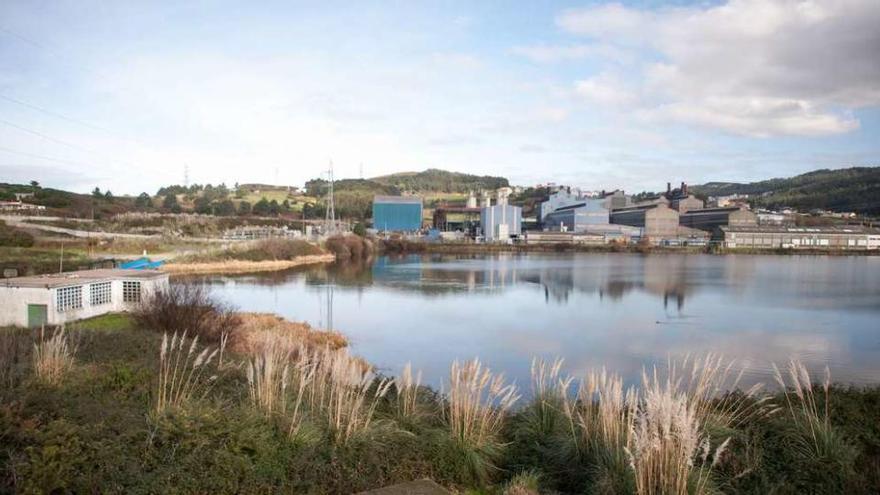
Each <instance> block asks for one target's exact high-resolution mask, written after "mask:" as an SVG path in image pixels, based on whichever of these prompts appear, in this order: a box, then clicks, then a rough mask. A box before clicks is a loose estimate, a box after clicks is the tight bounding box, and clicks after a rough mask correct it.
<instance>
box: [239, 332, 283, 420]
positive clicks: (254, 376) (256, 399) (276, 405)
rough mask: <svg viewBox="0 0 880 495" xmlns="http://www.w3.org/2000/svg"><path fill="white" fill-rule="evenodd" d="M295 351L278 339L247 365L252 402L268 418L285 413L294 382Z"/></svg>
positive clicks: (265, 347)
mask: <svg viewBox="0 0 880 495" xmlns="http://www.w3.org/2000/svg"><path fill="white" fill-rule="evenodd" d="M290 355H291V351H290V349H288V348H287V347H286V346H283V345H279V342H278V340H277V339H276V340H275V341H273V342H269V343H267V344H266V345H264V346H263V350H262V352H261V353H259V354H257V355H256V356H254V357H253V359H251V360H250V361H249V362H248V363H247V364H246V372H247V380H248V386H249V388H248V392H249V395H250V398H251V403H252V404H253V405H254V406H255V407H256V408H257V409H259V410H261V411H263V412H264V413H266V414H267V415H271V414H273V413H276V412H282V413H283V412H284V410H285V408H286V404H287V400H286V397H285V395H286V392H287V386H288V384H289V379H290V366H291V363H290Z"/></svg>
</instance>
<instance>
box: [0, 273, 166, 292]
mask: <svg viewBox="0 0 880 495" xmlns="http://www.w3.org/2000/svg"><path fill="white" fill-rule="evenodd" d="M165 277H168V273H167V272H161V271H158V270H121V269H118V268H106V269H100V270H80V271H76V272H64V273H52V274H48V275H34V276H30V277H15V278H7V279H2V280H0V287H30V288H45V289H51V288H55V287H66V286H70V285H83V284H91V283H94V282H105V281H108V280H153V279H158V278H165Z"/></svg>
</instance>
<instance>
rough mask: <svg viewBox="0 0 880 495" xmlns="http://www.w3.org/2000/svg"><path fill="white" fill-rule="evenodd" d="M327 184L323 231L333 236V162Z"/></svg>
mask: <svg viewBox="0 0 880 495" xmlns="http://www.w3.org/2000/svg"><path fill="white" fill-rule="evenodd" d="M327 176H328V179H329V183H328V184H327V213H326V215H325V217H324V231H325V232H326V233H327V234H330V235H333V234H335V233H336V206H335V204H334V202H333V161H332V160H331V161H330V170H328V171H327Z"/></svg>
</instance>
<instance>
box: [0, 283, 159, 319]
mask: <svg viewBox="0 0 880 495" xmlns="http://www.w3.org/2000/svg"><path fill="white" fill-rule="evenodd" d="M167 285H168V274H167V273H164V272H160V271H157V270H121V269H102V270H83V271H78V272H66V273H57V274H52V275H39V276H32V277H16V278H9V279H4V280H3V281H2V282H0V326H3V325H17V326H22V327H23V326H29V327H39V326H41V325H60V324H63V323H67V322H71V321H75V320H81V319H83V318H91V317H93V316H99V315H102V314H105V313H111V312H117V311H127V310H131V309H133V308H134V307H135V305H137V304H138V303H140V302H141V300H142V299H143V298H144V297H145V295H146V294H148V293H149V292H151V291H155V290H157V289H160V288H163V287H166V286H167Z"/></svg>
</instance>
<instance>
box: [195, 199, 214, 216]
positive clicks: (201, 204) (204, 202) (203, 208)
mask: <svg viewBox="0 0 880 495" xmlns="http://www.w3.org/2000/svg"><path fill="white" fill-rule="evenodd" d="M194 206H195V211H196V213H201V214H202V215H211V214H212V213H214V208H213V206H212V204H211V200H210V199H208V197H207V196H199V197H198V198H196V201H195V203H194Z"/></svg>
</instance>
